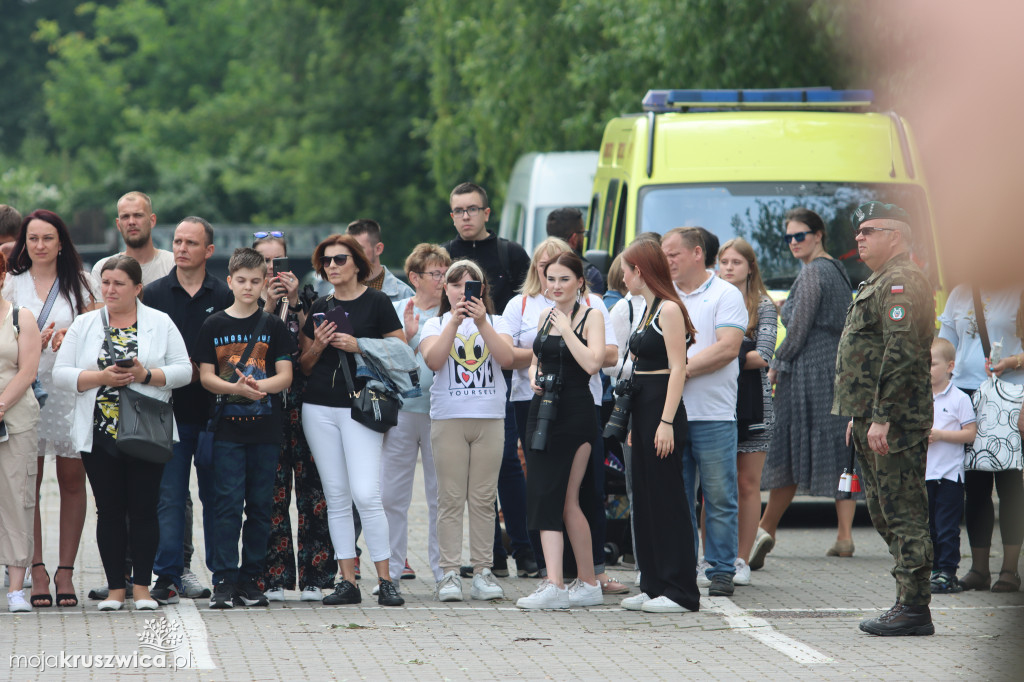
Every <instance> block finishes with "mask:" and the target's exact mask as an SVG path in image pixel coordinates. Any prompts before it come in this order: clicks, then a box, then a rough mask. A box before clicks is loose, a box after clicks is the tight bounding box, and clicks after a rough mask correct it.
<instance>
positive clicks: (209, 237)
mask: <svg viewBox="0 0 1024 682" xmlns="http://www.w3.org/2000/svg"><path fill="white" fill-rule="evenodd" d="M182 223H195V224H197V225H202V226H203V231H204V232H206V245H207V246H209V245H210V244H212V243H213V225H211V224H210V222H209V221H208V220H206V219H205V218H200V217H199V216H197V215H190V216H189V217H187V218H182V219H181V220H179V221H178V224H179V225H181V224H182Z"/></svg>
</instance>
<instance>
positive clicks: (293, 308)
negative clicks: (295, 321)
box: [288, 298, 306, 313]
mask: <svg viewBox="0 0 1024 682" xmlns="http://www.w3.org/2000/svg"><path fill="white" fill-rule="evenodd" d="M305 309H306V304H305V303H303V302H302V299H301V298H300V299H299V304H298V305H292V304H291V303H289V304H288V310H290V311H292V312H293V313H301V312H302V311H303V310H305Z"/></svg>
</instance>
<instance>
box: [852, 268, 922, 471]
mask: <svg viewBox="0 0 1024 682" xmlns="http://www.w3.org/2000/svg"><path fill="white" fill-rule="evenodd" d="M934 332H935V307H934V300H933V298H932V288H931V285H930V284H929V282H928V280H927V278H926V277H925V275H924V273H923V272H921V269H920V268H919V267H917V265H916V264H915V263H914V262H913V261H912V260H911V259H910V256H909V255H908V254H906V253H903V254H899V255H897V256H894V257H893V258H891V259H890V260H889V261H887V262H886V263H885V264H884V265H883V266H882V267H881V268H880V269H879V270H878V271H877V272H875V273H874V274H872V275H871V277H869V278H868V279H867V280H865V281H864V283H862V284H861V285H860V288H859V289H858V290H857V296H856V298H855V299H854V300H853V303H851V304H850V308H849V309H848V310H847V312H846V326H845V327H844V328H843V335H842V338H840V340H839V352H838V354H837V356H836V379H835V398H834V400H833V402H832V414H837V415H842V416H844V417H860V418H863V419H868V420H870V421H872V422H876V423H879V424H883V423H886V422H888V423H889V436H888V440H889V444H890V449H891V450H894V451H895V450H900V449H903V448H906V447H909V446H911V445H914V444H915V443H916V442H917V441H919V440H920V438H921V433H920V432H921V431H923V430H924V431H926V430H927V429H929V428H931V424H932V418H933V414H932V389H931V376H930V370H929V366H930V364H931V352H930V348H931V343H932V337H933V336H934Z"/></svg>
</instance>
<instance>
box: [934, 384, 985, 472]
mask: <svg viewBox="0 0 1024 682" xmlns="http://www.w3.org/2000/svg"><path fill="white" fill-rule="evenodd" d="M933 397H934V398H935V420H934V421H933V422H932V428H933V429H938V430H940V431H959V430H961V429H963V428H964V427H965V426H967V425H968V424H973V423H974V422H976V421H977V417H976V416H975V415H974V406H973V405H972V404H971V399H970V398H968V397H967V394H966V393H964V392H963V391H961V390H960V389H959V388H957V387H956V386H954V385H953V382H950V383H949V384H948V385H947V386H946V390H944V391H943V392H942V393H936V394H934V396H933ZM924 478H925V480H926V481H937V480H939V479H940V478H945V479H948V480H950V481H963V480H964V444H963V443H947V442H945V441H935V442H934V443H932V444H930V445H929V446H928V463H927V465H926V466H925V474H924Z"/></svg>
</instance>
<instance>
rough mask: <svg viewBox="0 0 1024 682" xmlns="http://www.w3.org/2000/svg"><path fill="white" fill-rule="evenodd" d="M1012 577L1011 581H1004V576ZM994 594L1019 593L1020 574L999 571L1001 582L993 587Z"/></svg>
mask: <svg viewBox="0 0 1024 682" xmlns="http://www.w3.org/2000/svg"><path fill="white" fill-rule="evenodd" d="M1004 575H1008V576H1010V578H1011V580H1003V576H1004ZM992 591H993V592H1019V591H1020V573H1017V572H1016V571H999V580H997V581H996V583H995V585H993V586H992Z"/></svg>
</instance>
